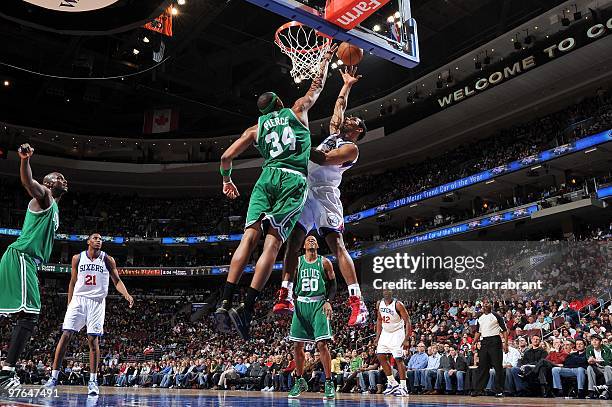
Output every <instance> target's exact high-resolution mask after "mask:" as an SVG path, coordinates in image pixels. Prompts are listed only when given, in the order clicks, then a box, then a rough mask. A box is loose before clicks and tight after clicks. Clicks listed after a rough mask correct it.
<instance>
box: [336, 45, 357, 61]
mask: <svg viewBox="0 0 612 407" xmlns="http://www.w3.org/2000/svg"><path fill="white" fill-rule="evenodd" d="M336 55H337V56H338V58H339V59H341V60H342V62H343V63H344V64H345V65H349V66H350V65H357V64H358V63H359V62H360V61H361V59H362V58H363V50H362V49H361V48H359V47H357V46H355V45H352V44H349V43H348V42H343V43H342V44H340V46H339V47H338V52H336Z"/></svg>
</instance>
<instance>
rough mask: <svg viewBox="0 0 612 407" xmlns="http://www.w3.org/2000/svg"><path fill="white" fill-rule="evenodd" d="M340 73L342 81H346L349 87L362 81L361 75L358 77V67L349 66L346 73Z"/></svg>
mask: <svg viewBox="0 0 612 407" xmlns="http://www.w3.org/2000/svg"><path fill="white" fill-rule="evenodd" d="M338 71H339V72H340V75H341V76H342V80H343V81H344V84H345V85H349V86H352V85H354V84H355V83H356V82H357V81H358V80H359V79H361V75H357V66H356V65H355V66H347V67H346V68H344V71H343V70H342V69H339V70H338Z"/></svg>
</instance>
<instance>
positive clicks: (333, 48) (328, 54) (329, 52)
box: [323, 43, 338, 62]
mask: <svg viewBox="0 0 612 407" xmlns="http://www.w3.org/2000/svg"><path fill="white" fill-rule="evenodd" d="M336 51H338V44H335V43H334V44H332V45H331V46H330V47H329V49H328V50H327V52H326V53H325V55H323V58H324V59H326V60H327V61H328V62H329V61H331V59H332V58H333V57H334V55H335V54H336Z"/></svg>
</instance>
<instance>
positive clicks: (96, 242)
mask: <svg viewBox="0 0 612 407" xmlns="http://www.w3.org/2000/svg"><path fill="white" fill-rule="evenodd" d="M101 249H102V236H100V235H99V234H98V233H94V234H92V235H91V236H89V238H88V239H87V250H86V251H84V252H81V253H80V254H76V255H74V256H73V257H72V275H71V277H70V285H69V286H68V309H67V310H66V316H65V317H64V323H63V325H62V329H63V331H64V332H63V333H62V336H61V338H60V341H59V343H58V344H57V348H56V349H55V358H54V359H53V371H52V372H51V378H50V379H49V381H48V382H47V383H46V384H45V387H55V386H56V385H57V383H58V377H59V368H60V366H61V364H62V360H63V359H64V355H65V353H66V348H67V347H68V344H69V343H70V339H71V338H72V335H73V334H74V333H76V332H79V331H80V330H81V329H82V328H83V327H84V326H87V341H88V343H89V368H90V372H91V373H90V376H89V385H88V394H89V395H97V394H98V392H99V391H98V382H97V371H98V363H99V362H100V345H99V340H98V339H99V337H100V336H101V335H102V334H103V332H104V331H103V327H104V315H105V311H106V295H107V294H108V281H109V278H110V279H112V280H113V283H114V284H115V288H116V289H117V291H119V292H120V293H121V294H122V295H123V297H124V298H125V299H126V300H127V301H128V303H129V307H130V308H132V305H133V304H134V299H133V298H132V296H131V295H130V294H129V293H128V290H127V288H126V287H125V285H124V284H123V281H121V278H120V277H119V272H118V271H117V264H116V263H115V259H113V258H112V257H111V256H109V255H107V254H106V253H105V252H103V251H102V250H101Z"/></svg>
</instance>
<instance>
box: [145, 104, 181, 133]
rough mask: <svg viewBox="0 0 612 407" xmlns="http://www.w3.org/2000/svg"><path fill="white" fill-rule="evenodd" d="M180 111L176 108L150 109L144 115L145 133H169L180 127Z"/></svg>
mask: <svg viewBox="0 0 612 407" xmlns="http://www.w3.org/2000/svg"><path fill="white" fill-rule="evenodd" d="M178 118H179V115H178V111H176V110H174V109H158V110H149V111H147V112H145V115H144V125H143V127H142V132H143V133H144V134H152V133H168V132H169V131H174V130H176V129H177V128H178Z"/></svg>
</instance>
